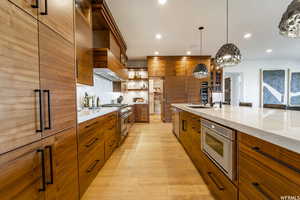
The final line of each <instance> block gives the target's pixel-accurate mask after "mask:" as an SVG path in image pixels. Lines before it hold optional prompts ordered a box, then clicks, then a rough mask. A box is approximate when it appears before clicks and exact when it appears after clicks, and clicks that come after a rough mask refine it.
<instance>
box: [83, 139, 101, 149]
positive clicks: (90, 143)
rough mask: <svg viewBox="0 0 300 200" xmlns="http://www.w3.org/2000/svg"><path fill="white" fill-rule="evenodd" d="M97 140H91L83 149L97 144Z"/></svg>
mask: <svg viewBox="0 0 300 200" xmlns="http://www.w3.org/2000/svg"><path fill="white" fill-rule="evenodd" d="M98 140H99V138H93V139H91V140H90V142H89V143H87V144H86V145H85V147H87V148H88V147H90V146H92V145H93V144H95V142H97V141H98Z"/></svg>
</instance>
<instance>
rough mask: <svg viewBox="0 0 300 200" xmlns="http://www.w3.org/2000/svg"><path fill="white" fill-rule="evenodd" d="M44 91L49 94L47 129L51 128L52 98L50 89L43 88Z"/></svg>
mask: <svg viewBox="0 0 300 200" xmlns="http://www.w3.org/2000/svg"><path fill="white" fill-rule="evenodd" d="M43 93H46V94H47V100H48V126H47V127H46V126H45V130H50V129H51V98H50V90H43Z"/></svg>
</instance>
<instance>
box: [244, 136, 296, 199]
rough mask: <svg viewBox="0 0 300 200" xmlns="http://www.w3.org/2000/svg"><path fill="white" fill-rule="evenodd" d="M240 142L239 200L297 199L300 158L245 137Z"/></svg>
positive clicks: (281, 149)
mask: <svg viewBox="0 0 300 200" xmlns="http://www.w3.org/2000/svg"><path fill="white" fill-rule="evenodd" d="M238 139H239V152H238V154H239V159H238V161H239V162H238V169H239V173H238V174H239V196H240V197H241V198H243V199H251V200H252V199H280V198H281V197H282V196H286V195H288V196H299V195H300V190H299V188H300V164H299V163H300V162H299V161H300V155H299V154H297V153H294V152H292V151H289V150H287V149H284V148H281V147H279V146H277V145H274V144H271V143H268V142H265V141H263V140H260V139H258V138H255V137H253V136H249V135H247V134H244V133H239V134H238Z"/></svg>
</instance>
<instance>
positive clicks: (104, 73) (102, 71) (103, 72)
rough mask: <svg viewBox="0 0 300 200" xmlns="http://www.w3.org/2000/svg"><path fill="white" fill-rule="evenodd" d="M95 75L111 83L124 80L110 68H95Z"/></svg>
mask: <svg viewBox="0 0 300 200" xmlns="http://www.w3.org/2000/svg"><path fill="white" fill-rule="evenodd" d="M94 74H96V75H98V76H101V77H102V78H105V79H107V80H110V81H123V79H121V78H120V77H118V76H117V75H116V73H115V72H113V71H111V70H110V69H108V68H94Z"/></svg>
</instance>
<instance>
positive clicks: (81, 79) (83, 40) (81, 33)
mask: <svg viewBox="0 0 300 200" xmlns="http://www.w3.org/2000/svg"><path fill="white" fill-rule="evenodd" d="M83 2H85V5H86V7H87V8H86V9H85V10H91V3H89V0H85V1H83ZM88 21H89V22H90V23H91V19H89V20H88ZM75 23H76V30H75V40H76V67H77V83H80V84H85V85H90V86H93V85H94V78H93V77H94V76H93V75H94V72H93V68H94V66H93V30H92V27H91V25H90V24H89V23H88V22H87V20H86V18H85V17H84V16H83V14H82V12H81V11H80V10H79V9H78V8H76V9H75Z"/></svg>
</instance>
